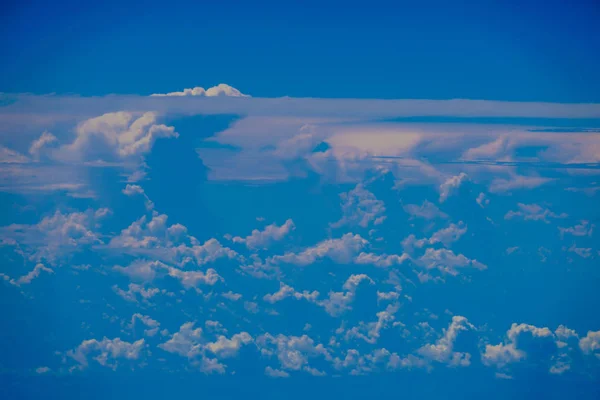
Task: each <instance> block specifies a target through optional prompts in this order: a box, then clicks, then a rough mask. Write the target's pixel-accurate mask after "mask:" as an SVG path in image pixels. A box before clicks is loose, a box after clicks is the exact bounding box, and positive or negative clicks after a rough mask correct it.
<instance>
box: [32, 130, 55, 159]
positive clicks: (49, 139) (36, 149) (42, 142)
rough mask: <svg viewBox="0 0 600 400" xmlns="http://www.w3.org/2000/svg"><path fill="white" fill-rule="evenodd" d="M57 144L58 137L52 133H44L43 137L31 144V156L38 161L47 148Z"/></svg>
mask: <svg viewBox="0 0 600 400" xmlns="http://www.w3.org/2000/svg"><path fill="white" fill-rule="evenodd" d="M57 142H58V139H57V138H56V136H54V135H53V134H51V133H50V132H44V133H42V136H40V137H39V138H38V139H36V140H34V141H33V142H32V143H31V146H29V154H30V155H31V157H33V158H34V159H36V160H38V159H39V158H40V156H41V155H42V153H43V152H44V149H45V148H46V147H48V146H50V145H52V144H55V143H57Z"/></svg>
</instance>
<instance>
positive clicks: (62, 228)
mask: <svg viewBox="0 0 600 400" xmlns="http://www.w3.org/2000/svg"><path fill="white" fill-rule="evenodd" d="M109 214H110V210H108V209H107V208H100V209H98V210H95V211H94V210H92V209H89V210H87V211H84V212H72V213H66V214H63V213H62V212H61V211H60V210H57V211H55V212H54V214H52V215H50V216H46V217H44V218H42V220H41V221H40V222H38V223H37V224H32V225H25V224H12V225H8V226H4V227H1V228H0V238H1V239H2V240H3V242H4V244H8V243H14V244H18V245H19V247H20V249H21V250H23V251H25V252H26V253H27V256H28V258H29V259H30V260H32V261H36V262H40V261H43V260H46V261H47V262H49V263H50V264H55V263H56V262H57V261H58V260H59V259H60V258H61V257H64V256H66V255H68V254H69V253H72V252H75V251H79V250H81V249H82V248H84V247H85V246H89V245H92V244H100V243H102V239H101V236H100V234H99V233H98V232H97V231H96V228H98V226H99V225H100V222H101V221H102V220H103V219H104V218H106V216H107V215H109Z"/></svg>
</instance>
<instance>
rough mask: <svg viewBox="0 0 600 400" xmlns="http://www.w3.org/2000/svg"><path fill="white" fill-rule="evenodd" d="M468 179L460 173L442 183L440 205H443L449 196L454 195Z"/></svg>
mask: <svg viewBox="0 0 600 400" xmlns="http://www.w3.org/2000/svg"><path fill="white" fill-rule="evenodd" d="M468 179H469V177H468V176H467V174H465V173H464V172H461V173H460V174H458V175H456V176H452V177H450V178H448V179H447V180H446V181H445V182H444V183H442V184H441V185H440V203H443V202H444V201H446V199H448V197H449V196H450V195H452V194H453V193H455V192H456V191H457V190H458V188H460V186H461V185H462V184H463V183H464V182H465V181H467V180H468Z"/></svg>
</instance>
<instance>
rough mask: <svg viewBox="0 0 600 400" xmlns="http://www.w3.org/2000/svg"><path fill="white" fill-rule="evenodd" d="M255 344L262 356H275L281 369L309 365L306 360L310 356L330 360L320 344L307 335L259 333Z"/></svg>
mask: <svg viewBox="0 0 600 400" xmlns="http://www.w3.org/2000/svg"><path fill="white" fill-rule="evenodd" d="M256 344H257V346H258V348H259V349H260V351H261V354H262V355H263V356H267V357H271V356H273V355H276V356H277V359H278V360H279V363H280V365H281V368H282V369H283V370H292V371H299V370H301V369H303V368H304V367H307V366H309V364H308V360H309V358H312V357H323V358H324V359H325V360H331V355H330V354H329V352H328V351H327V349H326V348H325V347H324V346H323V345H322V344H315V341H314V340H313V339H312V338H310V337H309V336H307V335H302V336H286V335H282V334H279V335H277V336H273V335H271V334H270V333H266V334H264V335H260V336H259V337H258V338H257V339H256Z"/></svg>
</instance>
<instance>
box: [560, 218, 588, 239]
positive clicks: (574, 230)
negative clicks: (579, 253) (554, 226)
mask: <svg viewBox="0 0 600 400" xmlns="http://www.w3.org/2000/svg"><path fill="white" fill-rule="evenodd" d="M595 227H596V225H594V224H590V221H581V223H579V224H577V225H575V226H572V227H568V228H562V227H559V228H558V230H559V231H560V235H561V237H564V235H565V234H569V235H572V236H592V233H593V232H594V228H595Z"/></svg>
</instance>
